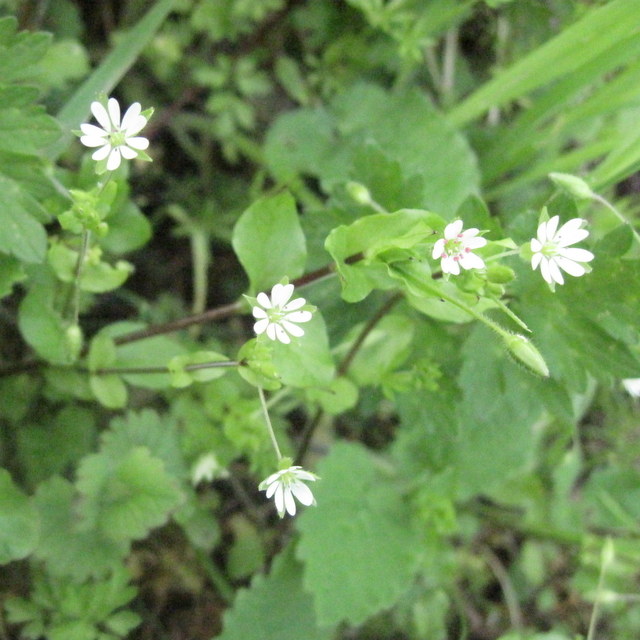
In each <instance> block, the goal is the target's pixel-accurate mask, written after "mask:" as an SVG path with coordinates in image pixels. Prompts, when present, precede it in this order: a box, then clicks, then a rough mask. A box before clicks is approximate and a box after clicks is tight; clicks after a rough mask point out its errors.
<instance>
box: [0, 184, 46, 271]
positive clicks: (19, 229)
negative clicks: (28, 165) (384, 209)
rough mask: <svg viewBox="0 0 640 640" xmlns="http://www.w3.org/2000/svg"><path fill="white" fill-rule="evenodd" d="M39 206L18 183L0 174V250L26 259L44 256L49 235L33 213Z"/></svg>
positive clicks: (37, 260) (33, 260)
mask: <svg viewBox="0 0 640 640" xmlns="http://www.w3.org/2000/svg"><path fill="white" fill-rule="evenodd" d="M37 206H38V205H36V204H35V201H33V200H32V199H31V197H30V196H28V195H27V194H25V193H24V192H23V190H22V188H21V187H20V186H19V185H18V183H16V182H14V181H13V180H11V179H9V178H7V177H6V176H3V175H0V251H2V252H3V253H8V254H10V255H14V256H15V257H16V258H19V259H20V260H23V261H24V262H42V261H43V260H44V256H45V252H46V249H47V236H46V233H45V230H44V227H43V226H42V224H41V223H40V222H38V221H37V220H36V219H35V217H34V215H33V208H34V207H37Z"/></svg>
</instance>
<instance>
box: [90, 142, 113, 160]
mask: <svg viewBox="0 0 640 640" xmlns="http://www.w3.org/2000/svg"><path fill="white" fill-rule="evenodd" d="M110 153H111V145H110V144H108V143H107V144H105V145H104V147H102V148H101V149H98V150H97V151H94V153H93V155H92V156H91V157H92V158H93V160H97V161H100V160H104V159H105V158H106V157H107V156H108V155H109V154H110Z"/></svg>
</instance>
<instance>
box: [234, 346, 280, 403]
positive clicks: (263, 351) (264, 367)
mask: <svg viewBox="0 0 640 640" xmlns="http://www.w3.org/2000/svg"><path fill="white" fill-rule="evenodd" d="M238 361H239V362H240V366H239V367H238V373H239V374H240V375H241V376H242V377H243V378H244V379H245V380H246V381H247V382H248V383H249V384H252V385H253V386H255V387H262V388H263V389H266V390H267V391H275V390H276V389H279V388H280V387H281V386H282V383H281V382H280V380H279V379H278V373H277V371H276V367H275V365H274V364H273V353H272V350H271V345H270V344H268V343H266V342H263V341H262V340H257V339H256V338H252V339H251V340H249V341H248V342H245V344H243V345H242V347H241V348H240V351H238Z"/></svg>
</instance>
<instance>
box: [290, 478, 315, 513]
mask: <svg viewBox="0 0 640 640" xmlns="http://www.w3.org/2000/svg"><path fill="white" fill-rule="evenodd" d="M291 493H292V494H293V495H294V496H295V497H296V499H297V500H298V502H300V504H303V505H305V506H306V507H308V506H309V505H310V504H313V502H314V500H313V493H312V492H311V489H309V487H307V485H306V484H304V483H302V482H300V481H299V480H294V481H293V483H292V484H291Z"/></svg>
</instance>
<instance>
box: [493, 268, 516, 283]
mask: <svg viewBox="0 0 640 640" xmlns="http://www.w3.org/2000/svg"><path fill="white" fill-rule="evenodd" d="M515 277H516V274H515V272H514V271H513V269H511V268H510V267H506V266H505V265H503V264H490V265H489V266H488V267H487V280H488V281H489V282H495V283H496V284H506V283H507V282H511V281H512V280H513V279H514V278H515Z"/></svg>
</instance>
